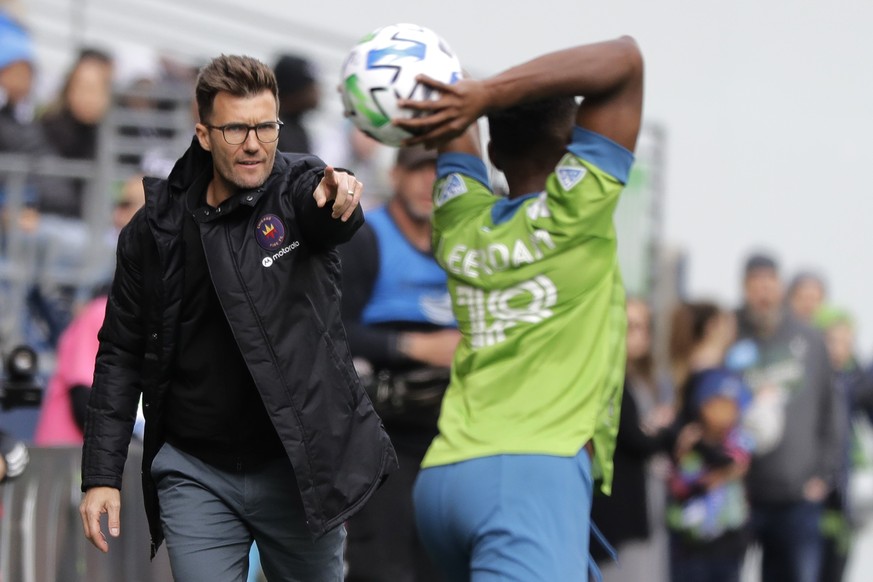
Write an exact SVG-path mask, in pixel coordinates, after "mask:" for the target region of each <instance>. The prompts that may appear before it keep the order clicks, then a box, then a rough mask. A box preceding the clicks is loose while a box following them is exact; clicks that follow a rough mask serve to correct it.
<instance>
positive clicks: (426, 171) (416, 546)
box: [340, 146, 460, 582]
mask: <svg viewBox="0 0 873 582" xmlns="http://www.w3.org/2000/svg"><path fill="white" fill-rule="evenodd" d="M396 160H397V161H396V165H395V167H394V168H393V170H392V172H391V178H392V182H393V184H394V188H393V192H394V195H393V196H392V197H391V199H390V200H389V201H388V203H387V204H386V205H384V206H382V207H380V208H377V209H375V210H372V211H371V212H369V213H368V214H367V217H366V218H367V222H366V223H365V224H364V226H362V227H361V228H360V229H359V230H358V232H356V233H355V236H354V237H353V238H352V240H351V241H350V242H349V243H347V244H344V245H342V246H340V256H341V258H342V265H343V306H342V307H343V323H344V324H345V327H346V331H347V333H348V338H349V345H350V347H351V350H352V355H353V356H354V357H355V359H356V367H357V368H358V369H359V374H360V375H361V377H362V379H363V380H364V384H365V386H367V385H368V386H369V392H370V399H371V400H372V401H373V403H374V404H375V406H376V411H377V412H379V414H380V416H381V417H382V420H383V422H384V424H385V429H386V431H387V432H388V435H389V436H390V437H391V441H392V443H393V444H394V449H395V450H396V451H397V456H398V460H399V461H400V469H399V471H398V472H397V473H395V474H394V475H392V476H391V478H390V479H389V480H388V481H387V482H386V483H385V484H384V485H383V486H382V488H381V489H380V490H379V491H378V492H376V494H375V495H374V496H373V498H372V499H371V500H370V502H369V503H368V504H367V505H366V506H365V507H364V508H363V509H362V510H361V511H360V512H359V513H358V514H357V515H355V516H354V517H352V519H351V520H350V521H349V523H348V532H349V533H348V539H347V542H348V551H347V561H348V563H349V574H348V578H347V580H349V581H356V582H366V581H372V580H391V581H392V582H425V581H431V580H433V581H436V580H437V579H438V578H437V577H436V571H435V569H434V566H433V564H432V563H431V561H430V559H429V558H428V556H427V554H426V553H425V551H424V548H423V546H422V545H421V542H420V541H419V539H418V535H417V533H416V531H415V521H414V516H413V508H412V486H413V483H414V482H415V477H416V476H417V475H418V467H419V465H420V464H421V460H422V458H423V457H424V453H425V452H426V451H427V447H428V446H429V445H430V442H431V441H432V440H433V438H434V437H435V436H436V434H437V428H436V424H437V417H438V416H439V408H440V402H441V401H442V396H443V393H444V391H445V389H446V386H448V383H449V371H450V366H451V362H452V355H453V354H454V352H455V348H456V347H457V345H458V341H459V340H460V333H459V332H458V330H457V329H456V325H455V318H454V316H453V315H452V305H451V301H450V299H449V291H448V287H447V286H446V273H445V271H443V270H442V269H441V268H440V266H439V265H438V264H437V263H436V261H435V260H434V258H433V255H432V252H431V224H430V216H431V212H432V210H433V199H432V192H433V184H434V180H435V178H436V152H435V151H433V150H426V149H424V147H422V146H417V147H411V148H400V149H398V150H397V158H396Z"/></svg>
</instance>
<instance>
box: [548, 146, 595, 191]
mask: <svg viewBox="0 0 873 582" xmlns="http://www.w3.org/2000/svg"><path fill="white" fill-rule="evenodd" d="M587 173H588V168H586V167H585V166H583V165H582V163H581V162H579V160H577V159H576V158H574V157H573V156H571V155H570V154H567V155H566V156H564V157H563V158H561V161H560V162H558V167H557V168H555V176H557V178H558V182H560V184H561V187H562V188H563V189H564V190H572V189H573V188H574V187H575V186H576V184H578V183H579V182H581V181H582V178H584V177H585V174H587Z"/></svg>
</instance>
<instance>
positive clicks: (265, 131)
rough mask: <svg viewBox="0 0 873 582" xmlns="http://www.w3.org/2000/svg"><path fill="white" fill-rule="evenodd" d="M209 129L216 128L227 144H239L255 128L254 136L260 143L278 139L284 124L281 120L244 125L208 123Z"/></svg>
mask: <svg viewBox="0 0 873 582" xmlns="http://www.w3.org/2000/svg"><path fill="white" fill-rule="evenodd" d="M203 125H205V126H206V127H208V128H209V129H218V130H220V131H221V135H223V136H224V141H226V142H227V143H228V144H229V145H240V144H241V143H244V142H245V141H246V140H247V139H248V138H249V132H250V131H251V130H253V129H254V130H255V136H256V137H257V138H258V141H259V142H261V143H272V142H274V141H276V140H277V139H279V130H280V129H282V126H283V125H285V124H284V123H282V122H281V121H267V122H265V123H259V124H257V125H245V124H244V123H228V124H227V125H209V124H206V123H204V124H203Z"/></svg>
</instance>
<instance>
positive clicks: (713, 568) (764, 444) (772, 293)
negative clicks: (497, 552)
mask: <svg viewBox="0 0 873 582" xmlns="http://www.w3.org/2000/svg"><path fill="white" fill-rule="evenodd" d="M124 67H125V61H124V59H122V58H118V57H117V55H113V54H112V53H111V52H110V51H105V50H101V49H98V48H91V47H85V48H82V50H81V51H80V52H79V54H78V56H77V57H76V59H75V60H74V62H73V63H72V64H71V66H70V67H69V71H68V73H67V75H66V77H65V79H64V80H63V82H62V84H61V88H60V90H59V91H58V93H57V95H56V96H55V97H54V98H53V99H51V100H50V101H49V102H46V103H37V102H35V98H34V91H33V86H34V77H35V75H36V74H37V73H38V71H37V70H36V63H35V59H34V46H33V42H32V39H31V38H30V36H29V35H28V33H27V31H26V29H25V28H24V27H22V26H21V24H20V23H19V22H17V21H16V20H15V19H14V18H13V17H11V16H10V15H8V14H4V13H2V12H0V158H2V156H3V155H4V154H28V155H30V156H33V157H46V156H48V157H54V158H62V159H66V160H79V161H81V160H84V161H91V162H95V161H96V160H97V159H98V156H99V151H100V142H99V138H100V131H99V130H100V126H101V123H102V122H103V121H104V120H105V118H106V116H107V115H108V113H109V111H110V109H111V108H112V107H113V104H114V103H116V102H117V100H116V94H117V92H118V91H124V92H125V93H126V94H127V95H128V97H127V99H128V104H131V102H133V104H134V105H136V104H137V102H136V97H135V96H133V97H131V96H130V95H131V94H134V95H135V93H136V91H138V90H142V91H145V92H146V93H147V92H148V91H151V90H153V89H154V88H155V86H156V85H161V84H169V85H173V86H176V87H178V86H179V85H180V84H181V85H185V84H186V83H187V84H190V85H192V86H193V81H194V78H195V75H196V67H194V66H188V65H185V64H180V63H176V62H174V61H172V60H170V59H160V58H158V59H157V60H155V66H153V67H148V69H149V70H148V74H145V73H143V72H142V71H141V70H138V69H136V67H134V66H132V65H131V66H130V68H129V69H125V68H124ZM274 70H275V72H276V75H277V80H278V85H279V91H280V112H279V117H280V119H281V120H282V121H283V122H284V128H283V130H282V133H281V135H280V144H279V149H280V150H286V151H296V152H310V153H315V154H317V155H319V156H320V157H322V158H323V159H325V160H326V161H328V162H329V163H331V164H333V165H336V166H339V167H347V168H351V169H353V170H354V171H355V172H356V174H357V176H358V178H359V179H360V180H361V181H362V182H364V183H365V184H366V185H367V197H368V198H367V202H366V204H370V205H375V204H376V203H378V201H380V200H386V199H388V198H389V197H391V196H392V195H398V196H400V195H402V194H403V192H401V191H400V190H401V189H403V188H412V186H409V184H412V180H413V179H415V180H418V179H419V178H418V176H421V177H422V178H421V179H422V180H429V181H430V183H429V184H426V185H425V188H424V189H423V191H424V192H425V196H426V197H427V196H429V192H430V189H429V188H430V186H431V185H432V181H433V179H434V172H433V168H432V165H433V160H432V159H429V158H419V157H416V158H414V159H413V158H411V157H410V156H409V155H407V156H406V157H403V156H401V157H400V158H398V160H397V164H396V167H394V168H392V167H391V162H392V160H391V158H390V155H391V154H390V153H388V154H387V156H386V149H385V148H384V146H381V145H380V144H378V143H377V142H375V141H373V140H372V139H370V138H368V137H366V136H365V135H363V134H361V133H360V132H357V131H356V130H354V129H352V127H351V126H350V125H348V124H347V123H346V122H345V121H344V120H342V119H337V121H336V124H335V129H334V130H333V131H327V132H325V131H322V132H320V133H319V134H318V135H315V134H313V132H312V131H311V130H310V128H309V124H308V122H307V116H308V115H309V114H311V112H313V111H314V110H316V109H317V108H318V107H319V103H320V101H321V99H322V95H321V93H320V91H319V83H318V74H317V72H316V71H315V70H314V68H313V64H312V63H311V62H310V61H309V60H307V59H306V58H303V57H301V56H298V55H281V56H279V57H278V58H277V60H276V61H275V68H274ZM139 105H141V106H143V107H145V108H148V107H153V108H154V107H159V105H156V103H155V102H153V101H149V100H148V99H145V100H143V101H142V102H139ZM191 127H192V128H193V119H192V123H191ZM187 129H188V128H185V130H186V131H187ZM129 133H130V135H128V137H130V138H133V139H136V138H144V139H145V138H147V137H148V136H147V135H143V133H142V132H129ZM192 134H193V131H192ZM175 153H178V152H173V153H171V154H169V155H167V156H164V157H161V156H160V155H159V156H157V157H152V158H148V157H144V158H143V159H141V160H139V161H138V163H139V167H137V168H135V169H133V170H131V171H129V172H128V174H127V175H124V176H122V177H121V178H119V179H118V180H117V184H116V187H114V188H113V189H112V191H111V192H93V191H92V189H93V188H92V181H91V180H89V178H88V177H87V176H83V175H81V174H77V173H75V172H72V173H70V175H68V176H64V175H63V173H62V172H61V173H57V172H55V173H52V174H51V175H39V174H36V173H34V174H32V175H31V176H30V178H29V179H28V181H27V183H26V187H25V188H24V196H23V199H22V200H21V201H20V203H17V202H16V203H14V204H13V201H12V200H11V199H9V198H8V197H7V191H8V180H7V177H6V175H5V174H3V173H2V172H0V267H2V269H0V286H7V285H9V284H10V283H9V282H10V281H11V280H12V279H13V278H12V276H11V275H12V274H14V275H15V276H16V277H20V276H21V273H20V272H18V271H16V272H15V273H11V271H13V270H16V269H17V267H16V265H21V264H26V265H29V268H30V270H31V272H30V273H28V275H27V278H26V293H25V298H26V300H25V301H24V303H23V304H22V305H20V306H15V305H11V304H10V302H9V301H8V300H3V301H0V309H2V313H0V318H4V319H7V320H14V321H15V322H16V325H15V326H13V327H12V328H6V327H4V328H3V329H18V330H21V337H18V338H15V340H16V341H24V342H26V343H29V344H32V345H34V346H36V347H38V348H39V349H40V351H41V352H42V353H47V354H50V356H51V361H52V362H53V364H52V365H51V369H49V370H47V375H48V376H50V379H49V381H48V383H47V389H46V392H45V396H44V399H43V405H42V410H41V413H40V420H39V423H38V425H37V427H36V428H35V437H34V440H35V442H36V444H40V445H77V444H81V441H82V427H83V425H84V417H85V406H86V403H87V399H88V391H89V386H90V382H91V379H92V376H93V364H94V358H95V355H96V352H97V330H98V329H99V327H100V325H101V323H102V317H103V311H104V308H105V304H106V300H107V299H106V284H107V283H108V282H109V277H110V276H111V272H112V260H113V259H112V249H113V247H114V243H115V238H116V237H117V234H118V232H119V230H120V229H121V228H123V226H124V225H125V224H126V223H127V222H128V221H129V220H130V218H131V217H132V216H133V213H135V212H136V211H137V210H138V209H139V208H140V207H141V206H142V205H143V203H144V197H143V196H144V195H143V189H142V178H143V176H144V175H161V172H165V171H166V170H167V169H168V166H167V164H166V163H162V161H161V160H162V159H163V160H166V159H170V160H172V159H173V158H174V157H175V155H174V154H175ZM0 167H2V165H0ZM422 168H424V170H425V172H424V173H421V172H422ZM392 172H393V173H392ZM404 172H406V173H405V174H404ZM404 180H406V182H404ZM416 183H417V182H416ZM403 184H407V186H403ZM88 200H91V201H92V203H93V201H94V200H96V203H97V204H103V205H104V206H105V210H106V212H105V215H106V216H107V217H111V220H110V221H109V222H107V224H105V225H103V226H100V228H101V230H100V231H99V232H98V233H96V236H95V232H94V224H93V223H89V222H88V220H87V216H86V214H87V208H88V204H89V202H88ZM410 200H412V198H409V199H408V200H406V201H405V202H404V208H406V210H404V211H403V212H409V214H410V217H411V218H410V219H409V220H410V221H411V223H413V222H415V221H416V220H418V219H417V218H416V217H415V216H414V213H413V212H412V210H409V209H410V208H413V206H414V201H413V202H410ZM398 212H399V211H398ZM424 216H425V217H426V216H427V213H426V212H425V213H424ZM416 224H418V223H416ZM419 234H422V237H421V238H422V240H423V242H422V243H421V244H420V245H418V246H419V247H420V249H419V250H422V249H425V251H427V249H426V247H428V245H429V243H428V241H429V231H427V232H425V231H421V232H419ZM16 237H17V238H16ZM14 240H17V241H18V243H17V246H16V244H13V241H14ZM95 241H96V244H97V246H100V247H105V252H102V253H100V254H99V261H98V262H99V266H100V268H99V269H97V272H99V273H100V274H101V275H100V276H94V277H92V278H90V279H87V280H85V281H84V283H83V280H82V279H75V278H71V279H64V278H63V277H58V276H57V275H58V273H59V272H62V271H64V270H69V269H72V270H76V269H84V268H85V267H86V265H84V263H83V261H84V258H85V257H86V256H88V255H89V253H90V252H93V251H94V248H93V247H94V245H95ZM425 251H423V252H425ZM374 252H376V251H374ZM15 253H19V256H20V257H25V259H26V260H24V261H23V262H18V263H15V262H14V261H15V259H16V257H14V256H13V255H14V254H15ZM788 275H793V276H791V277H789V276H788ZM16 280H17V279H16ZM741 284H742V289H743V301H742V304H741V305H740V306H737V308H736V309H734V308H733V306H728V305H720V304H718V303H716V302H710V301H703V300H696V299H695V300H685V301H682V302H680V303H679V305H678V306H676V307H675V308H674V307H670V310H671V314H670V315H671V316H670V318H669V320H670V325H669V329H667V330H656V329H655V328H654V322H655V321H656V320H657V318H656V317H655V315H656V314H654V313H653V310H654V309H655V307H654V306H652V305H650V304H649V303H648V302H647V300H646V298H636V297H632V298H629V300H628V302H627V315H628V333H627V354H628V361H627V375H626V381H625V386H624V395H623V405H622V408H621V423H620V429H619V433H618V445H617V450H616V453H615V461H614V462H615V479H614V487H613V494H612V496H611V497H598V498H595V501H594V509H593V520H594V523H595V524H596V525H597V526H598V527H599V528H600V529H601V530H602V533H603V535H604V537H605V538H606V540H607V541H608V542H609V545H611V546H612V547H614V548H615V550H616V551H617V557H618V561H617V563H616V562H615V560H614V559H613V556H611V555H609V553H608V552H606V551H604V552H603V554H602V555H599V556H595V557H597V558H598V559H599V560H600V562H601V564H602V566H603V573H604V579H605V580H607V581H615V580H629V581H638V580H668V579H672V580H688V581H695V580H707V581H717V580H726V581H728V580H738V579H739V576H740V571H741V568H742V565H743V562H744V560H745V558H746V555H747V548H748V547H750V545H751V544H755V545H756V546H757V547H759V548H760V551H761V554H760V556H761V557H760V559H761V561H762V578H763V580H774V581H776V580H779V581H782V580H799V581H800V580H802V581H810V582H812V581H821V582H826V581H839V580H841V579H842V577H843V571H844V569H845V566H846V563H847V560H848V556H849V555H850V551H851V547H852V539H853V536H854V534H855V532H857V531H858V529H859V528H860V527H861V526H862V525H863V524H864V523H865V521H866V520H867V519H868V518H869V515H870V512H871V510H873V490H869V488H865V487H863V486H862V485H861V484H862V483H864V482H869V481H864V480H865V479H869V478H871V475H873V441H871V435H873V430H871V421H873V372H871V370H870V369H869V368H868V367H867V365H866V363H864V362H861V361H859V359H858V357H857V356H856V354H857V349H856V345H855V324H854V321H853V319H852V316H851V313H850V311H849V310H848V309H845V308H843V307H841V306H836V305H833V304H832V303H831V302H830V301H829V297H828V293H827V283H826V281H825V280H824V278H823V277H822V276H820V275H819V274H817V273H815V272H801V273H796V274H786V273H783V272H782V271H781V270H780V268H779V265H778V262H777V260H776V259H775V258H774V257H773V256H770V255H768V254H766V253H762V254H755V255H753V256H750V257H748V260H747V261H746V263H745V266H744V271H743V280H742V282H741ZM4 293H6V287H4ZM362 301H363V300H362ZM361 305H362V306H363V305H365V303H364V302H362V304H361ZM659 308H662V307H659ZM362 309H363V307H362ZM347 327H350V325H349V323H348V322H347ZM449 327H451V326H449ZM438 329H439V330H440V331H444V332H445V329H444V328H443V327H439V328H438ZM404 331H408V330H404ZM415 331H416V332H418V331H419V330H418V328H415ZM428 331H432V330H431V329H430V328H428ZM656 332H662V333H656ZM451 333H452V334H453V333H454V332H453V331H452V332H451ZM443 335H444V336H445V334H443ZM441 337H442V339H445V337H443V336H441ZM656 337H657V338H662V339H663V341H664V342H666V345H664V346H658V345H656V340H655V338H656ZM0 339H2V340H3V341H2V342H0V344H2V345H8V343H9V341H10V340H9V339H8V338H0ZM406 339H407V340H409V339H422V338H421V337H419V336H416V335H412V336H410V337H407V338H406ZM448 339H450V340H451V341H447V342H445V343H446V345H448V346H449V348H447V349H453V347H454V345H455V342H456V341H457V338H455V337H454V335H451V337H450V338H448ZM364 343H366V342H364ZM407 343H409V342H408V341H407ZM392 345H393V344H392ZM370 347H371V348H372V347H373V346H372V344H371V345H370ZM662 348H663V349H662ZM398 349H399V348H398ZM428 353H433V350H430V351H429V352H428ZM659 354H667V357H666V358H660V360H663V361H659V357H658V355H659ZM407 355H408V354H407ZM387 357H388V356H386V358H387ZM392 357H393V356H392ZM410 359H413V360H415V359H419V360H421V361H423V362H424V361H425V358H424V357H418V358H417V357H414V356H410ZM447 359H450V357H449V358H447ZM428 422H431V421H428ZM428 426H429V428H428V429H427V430H428V431H431V429H432V427H430V425H428ZM389 428H390V427H389ZM425 432H427V431H425ZM398 434H399V433H398ZM407 434H408V433H407ZM427 435H430V432H427ZM416 436H418V433H416ZM428 438H429V437H428ZM410 478H414V474H413V475H411V476H410ZM386 515H390V514H389V513H386ZM352 527H354V526H352ZM592 546H596V544H592ZM422 559H425V558H422Z"/></svg>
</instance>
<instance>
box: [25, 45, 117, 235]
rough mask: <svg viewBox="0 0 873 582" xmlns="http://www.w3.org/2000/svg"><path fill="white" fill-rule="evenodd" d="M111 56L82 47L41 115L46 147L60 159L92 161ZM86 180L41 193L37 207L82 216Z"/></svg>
mask: <svg viewBox="0 0 873 582" xmlns="http://www.w3.org/2000/svg"><path fill="white" fill-rule="evenodd" d="M112 74H113V70H112V58H111V57H110V56H109V55H108V54H107V53H105V52H102V51H99V50H97V49H91V48H86V49H83V50H82V51H81V52H80V53H79V57H78V58H77V59H76V61H75V62H74V63H73V66H72V67H71V68H70V70H69V72H68V73H67V77H66V80H65V81H64V84H63V87H62V89H61V92H60V95H58V98H57V100H56V101H55V103H53V104H52V105H51V106H50V107H49V109H47V110H46V111H45V112H44V113H43V115H42V117H41V124H42V128H43V132H44V134H45V138H46V140H47V142H48V146H49V148H50V150H51V151H52V152H53V153H55V154H56V155H59V156H60V157H62V158H68V159H73V160H94V159H96V157H97V131H98V129H99V125H100V122H101V121H103V118H104V117H105V116H106V113H107V112H108V111H109V106H110V104H111V100H112V99H111V97H112ZM86 187H87V183H86V181H85V180H84V179H81V178H75V179H73V180H72V183H71V184H70V186H69V188H68V189H62V190H60V191H58V190H53V191H49V192H44V193H43V195H42V196H41V197H40V201H39V209H40V211H41V212H42V213H43V214H54V215H57V216H62V217H71V218H77V219H80V218H82V215H83V205H82V202H83V199H84V195H85V190H86Z"/></svg>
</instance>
